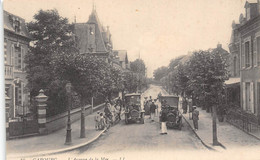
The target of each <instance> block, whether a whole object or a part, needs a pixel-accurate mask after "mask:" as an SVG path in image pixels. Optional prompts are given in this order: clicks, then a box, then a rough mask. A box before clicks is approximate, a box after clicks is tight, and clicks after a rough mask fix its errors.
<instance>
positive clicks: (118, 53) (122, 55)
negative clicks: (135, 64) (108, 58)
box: [113, 50, 130, 69]
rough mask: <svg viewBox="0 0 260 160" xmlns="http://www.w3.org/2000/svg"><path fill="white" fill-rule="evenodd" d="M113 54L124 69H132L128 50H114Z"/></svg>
mask: <svg viewBox="0 0 260 160" xmlns="http://www.w3.org/2000/svg"><path fill="white" fill-rule="evenodd" d="M113 55H114V57H115V58H114V59H115V60H116V61H117V62H119V63H118V64H119V66H120V67H121V68H122V69H130V63H129V61H128V56H127V51H126V50H114V51H113Z"/></svg>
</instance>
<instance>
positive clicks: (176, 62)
mask: <svg viewBox="0 0 260 160" xmlns="http://www.w3.org/2000/svg"><path fill="white" fill-rule="evenodd" d="M184 57H185V56H179V57H177V58H174V59H172V60H171V62H170V64H169V66H168V68H169V70H170V71H173V70H174V69H175V67H177V66H178V65H179V64H180V62H181V60H182V59H183V58H184Z"/></svg>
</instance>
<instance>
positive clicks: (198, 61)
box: [189, 50, 228, 145]
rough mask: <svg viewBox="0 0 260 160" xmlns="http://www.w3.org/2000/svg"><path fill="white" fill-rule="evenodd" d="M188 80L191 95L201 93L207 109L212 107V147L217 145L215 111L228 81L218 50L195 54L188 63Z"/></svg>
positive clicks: (224, 61)
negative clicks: (191, 91)
mask: <svg viewBox="0 0 260 160" xmlns="http://www.w3.org/2000/svg"><path fill="white" fill-rule="evenodd" d="M189 78H190V80H189V85H190V87H191V90H193V94H195V95H196V96H199V93H202V97H203V100H204V101H205V99H207V104H206V105H207V108H208V109H209V108H211V107H212V110H213V116H212V126H213V145H219V142H218V140H217V127H216V109H217V108H218V107H219V105H221V101H222V99H223V97H224V89H225V85H224V82H225V80H227V79H228V70H227V65H226V59H225V58H223V55H222V54H221V53H220V52H219V51H218V50H213V51H212V50H208V51H200V52H195V53H194V55H193V56H192V58H191V60H190V62H189ZM204 105H205V103H204Z"/></svg>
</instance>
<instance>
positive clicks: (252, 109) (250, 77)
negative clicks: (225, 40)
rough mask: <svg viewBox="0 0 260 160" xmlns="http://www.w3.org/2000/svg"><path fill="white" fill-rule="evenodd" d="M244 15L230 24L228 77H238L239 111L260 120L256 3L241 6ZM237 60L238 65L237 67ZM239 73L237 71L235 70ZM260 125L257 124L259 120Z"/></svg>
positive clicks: (259, 9) (259, 39)
mask: <svg viewBox="0 0 260 160" xmlns="http://www.w3.org/2000/svg"><path fill="white" fill-rule="evenodd" d="M244 7H245V16H243V14H241V15H240V17H239V24H236V23H233V25H232V29H233V30H232V36H231V41H230V45H229V49H230V52H231V54H232V62H233V63H232V65H233V69H232V76H233V77H238V76H239V75H240V78H241V79H240V81H241V83H240V93H241V108H242V109H243V110H244V111H246V112H247V113H250V114H252V115H254V116H256V117H258V120H260V28H259V26H260V3H259V0H258V1H257V2H256V1H254V2H251V1H250V2H248V1H247V2H246V3H245V6H244ZM237 61H239V62H240V63H239V64H238V62H237ZM238 70H239V71H238ZM259 122H260V121H259Z"/></svg>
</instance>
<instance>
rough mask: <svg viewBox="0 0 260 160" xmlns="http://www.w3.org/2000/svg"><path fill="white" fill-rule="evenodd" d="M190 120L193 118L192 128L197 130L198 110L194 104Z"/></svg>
mask: <svg viewBox="0 0 260 160" xmlns="http://www.w3.org/2000/svg"><path fill="white" fill-rule="evenodd" d="M192 120H193V125H194V129H195V130H198V129H199V126H198V120H199V111H198V110H196V106H193V112H192Z"/></svg>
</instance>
